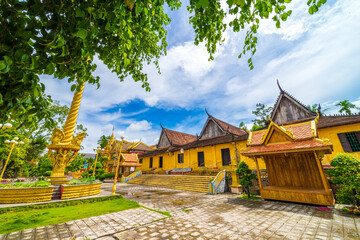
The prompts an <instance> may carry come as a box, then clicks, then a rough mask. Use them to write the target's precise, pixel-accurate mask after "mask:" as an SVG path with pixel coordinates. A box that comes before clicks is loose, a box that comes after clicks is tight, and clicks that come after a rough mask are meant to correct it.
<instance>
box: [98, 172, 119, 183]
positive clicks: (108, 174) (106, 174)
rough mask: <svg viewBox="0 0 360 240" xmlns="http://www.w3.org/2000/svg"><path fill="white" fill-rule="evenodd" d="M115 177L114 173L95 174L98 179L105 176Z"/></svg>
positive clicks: (102, 178)
mask: <svg viewBox="0 0 360 240" xmlns="http://www.w3.org/2000/svg"><path fill="white" fill-rule="evenodd" d="M113 177H115V174H114V173H103V174H101V175H97V176H96V178H97V179H99V180H100V181H102V180H104V179H105V178H113Z"/></svg>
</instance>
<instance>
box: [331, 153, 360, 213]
mask: <svg viewBox="0 0 360 240" xmlns="http://www.w3.org/2000/svg"><path fill="white" fill-rule="evenodd" d="M330 165H331V166H332V167H333V169H331V170H328V171H327V173H328V175H329V176H330V177H331V181H332V182H333V183H335V184H340V185H341V188H340V189H339V191H338V192H337V193H336V197H337V200H338V201H339V202H340V203H349V204H352V205H353V206H356V207H357V208H359V207H360V160H359V159H357V158H355V157H354V156H353V155H351V154H348V153H342V154H339V155H337V156H336V157H335V158H334V159H333V160H332V162H331V164H330Z"/></svg>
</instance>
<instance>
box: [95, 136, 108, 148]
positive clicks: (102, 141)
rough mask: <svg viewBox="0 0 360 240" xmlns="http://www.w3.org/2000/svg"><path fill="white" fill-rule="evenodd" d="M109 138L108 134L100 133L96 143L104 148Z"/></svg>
mask: <svg viewBox="0 0 360 240" xmlns="http://www.w3.org/2000/svg"><path fill="white" fill-rule="evenodd" d="M109 139H110V136H105V135H102V136H101V137H100V139H99V140H98V141H97V144H99V146H100V147H101V148H104V147H106V145H107V143H108V141H109Z"/></svg>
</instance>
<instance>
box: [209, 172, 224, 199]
mask: <svg viewBox="0 0 360 240" xmlns="http://www.w3.org/2000/svg"><path fill="white" fill-rule="evenodd" d="M225 180H226V170H222V171H221V172H219V173H218V174H217V175H216V177H215V178H214V180H213V181H209V194H217V193H223V192H225V183H226V181H225Z"/></svg>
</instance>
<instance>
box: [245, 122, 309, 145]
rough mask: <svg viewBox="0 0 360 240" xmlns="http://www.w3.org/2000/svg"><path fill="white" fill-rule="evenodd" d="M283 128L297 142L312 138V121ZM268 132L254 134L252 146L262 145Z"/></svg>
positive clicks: (262, 131)
mask: <svg viewBox="0 0 360 240" xmlns="http://www.w3.org/2000/svg"><path fill="white" fill-rule="evenodd" d="M280 127H281V126H280ZM282 128H284V129H285V130H286V131H290V132H291V133H292V134H293V136H294V140H295V141H299V140H304V139H310V138H312V131H311V121H309V122H307V123H304V124H297V125H285V126H282ZM266 132H267V130H261V131H257V132H253V133H252V136H251V142H250V145H260V144H261V141H262V137H263V135H264V134H266Z"/></svg>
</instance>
